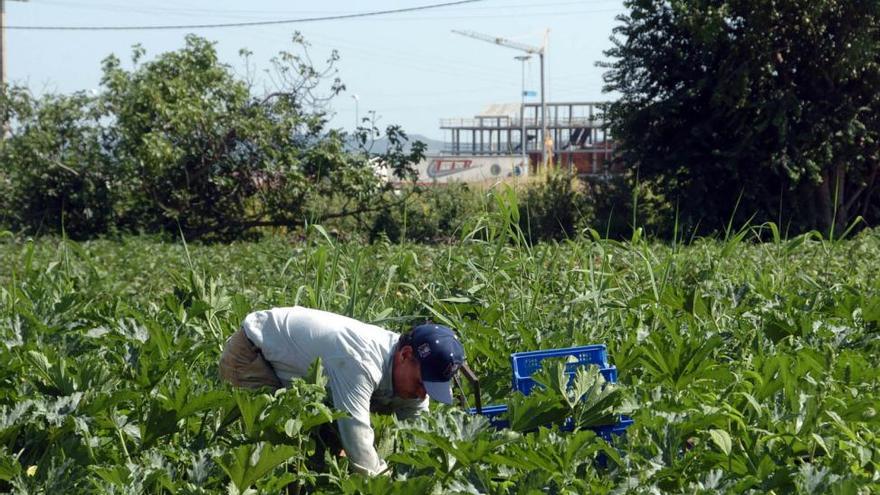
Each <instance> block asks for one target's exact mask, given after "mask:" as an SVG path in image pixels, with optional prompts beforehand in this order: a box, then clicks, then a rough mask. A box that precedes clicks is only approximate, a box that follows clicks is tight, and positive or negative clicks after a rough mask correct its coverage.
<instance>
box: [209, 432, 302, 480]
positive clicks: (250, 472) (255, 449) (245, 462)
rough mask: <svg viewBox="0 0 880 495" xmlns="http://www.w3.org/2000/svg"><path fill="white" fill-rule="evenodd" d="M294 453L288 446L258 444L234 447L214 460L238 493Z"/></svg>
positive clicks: (293, 448) (293, 449) (294, 449)
mask: <svg viewBox="0 0 880 495" xmlns="http://www.w3.org/2000/svg"><path fill="white" fill-rule="evenodd" d="M296 452H297V450H296V448H295V447H292V446H290V445H271V444H268V443H266V442H260V443H256V444H246V445H241V446H239V447H235V448H233V449H230V450H228V451H227V452H226V453H224V454H222V455H221V456H220V457H219V458H215V460H216V462H217V464H219V465H220V467H221V468H223V470H224V471H225V472H226V474H227V475H229V478H230V480H231V481H232V483H233V484H234V485H235V487H236V488H237V489H238V491H239V492H244V491H245V490H246V489H248V488H250V487H251V486H252V485H253V484H254V483H255V482H256V481H257V480H259V479H260V478H262V477H263V476H265V475H266V474H268V473H269V472H270V471H272V470H273V469H275V468H276V467H278V466H279V465H281V464H283V463H284V462H286V461H287V460H288V459H290V458H292V457H294V456H295V455H296Z"/></svg>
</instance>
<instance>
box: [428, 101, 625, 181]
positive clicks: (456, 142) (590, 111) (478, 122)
mask: <svg viewBox="0 0 880 495" xmlns="http://www.w3.org/2000/svg"><path fill="white" fill-rule="evenodd" d="M605 105H606V104H605V103H597V102H560V103H547V132H548V136H549V137H550V138H551V139H552V150H553V157H552V163H553V164H554V165H560V166H562V167H567V168H568V169H569V170H572V171H576V172H577V173H579V174H585V175H604V174H609V173H615V172H617V170H612V167H611V164H612V161H611V157H612V154H613V152H614V141H613V139H612V137H611V135H610V132H609V131H608V126H607V124H606V122H605V120H604V119H603V118H602V117H601V115H602V108H603V107H604V106H605ZM440 128H441V129H442V130H443V133H444V141H445V143H444V148H443V153H444V154H447V155H452V156H465V155H466V156H499V155H503V156H511V155H522V154H523V148H525V155H527V157H528V161H529V163H530V168H532V169H533V170H534V168H535V165H536V164H538V163H540V162H541V153H542V151H543V146H544V143H545V139H544V138H543V137H542V136H541V133H542V121H541V104H540V103H526V104H524V105H520V104H518V103H517V104H495V105H490V106H489V107H487V108H486V109H485V110H484V111H483V112H482V113H480V114H479V115H476V116H474V117H473V118H467V119H442V120H441V121H440Z"/></svg>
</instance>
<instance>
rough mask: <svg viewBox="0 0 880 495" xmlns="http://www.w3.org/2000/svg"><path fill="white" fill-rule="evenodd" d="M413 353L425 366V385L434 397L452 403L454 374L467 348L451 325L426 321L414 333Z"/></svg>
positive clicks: (429, 394) (423, 380)
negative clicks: (446, 325)
mask: <svg viewBox="0 0 880 495" xmlns="http://www.w3.org/2000/svg"><path fill="white" fill-rule="evenodd" d="M410 342H411V344H412V348H413V355H414V356H415V357H416V359H417V360H418V361H419V364H420V365H421V368H422V384H423V385H424V386H425V392H427V394H428V396H429V397H431V398H432V399H434V400H436V401H438V402H442V403H444V404H452V383H451V382H452V377H453V376H454V375H455V372H456V371H458V368H459V367H460V366H461V365H462V363H464V347H462V345H461V342H459V340H458V336H456V335H455V332H453V331H452V329H450V328H449V327H445V326H443V325H436V324H434V323H426V324H424V325H419V326H417V327H414V328H413V329H412V331H411V332H410Z"/></svg>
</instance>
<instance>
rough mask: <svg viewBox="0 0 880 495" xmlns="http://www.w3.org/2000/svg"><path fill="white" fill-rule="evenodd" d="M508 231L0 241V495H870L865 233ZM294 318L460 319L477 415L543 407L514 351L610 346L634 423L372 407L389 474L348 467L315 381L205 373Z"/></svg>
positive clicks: (871, 266) (875, 327)
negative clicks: (327, 439) (304, 309)
mask: <svg viewBox="0 0 880 495" xmlns="http://www.w3.org/2000/svg"><path fill="white" fill-rule="evenodd" d="M504 225H506V224H504V223H503V222H498V223H496V224H492V223H489V224H487V225H486V226H485V227H486V228H485V229H484V230H479V231H478V232H479V235H473V236H471V235H463V236H462V238H461V239H460V240H459V241H458V242H456V243H454V244H451V245H447V246H421V245H409V244H403V245H401V244H387V243H386V244H383V243H378V244H373V245H364V244H361V243H337V242H336V241H334V240H333V239H332V238H330V237H328V236H326V235H325V234H324V233H323V232H322V230H321V229H318V228H316V229H313V230H312V231H311V232H310V233H309V235H308V236H307V237H306V238H305V239H302V240H297V241H295V242H289V241H285V240H281V239H267V240H263V241H260V242H255V243H236V244H230V245H189V246H185V245H184V244H182V243H173V244H172V243H163V242H159V241H156V240H153V239H149V238H126V239H124V240H122V241H94V242H85V243H73V242H67V241H62V240H58V239H55V240H50V239H44V240H38V241H35V242H29V241H24V240H20V239H16V238H14V237H12V236H7V237H6V238H2V239H0V334H2V340H3V346H2V348H0V349H2V351H0V491H7V490H8V491H14V492H17V493H193V494H194V493H245V492H248V493H282V492H284V491H285V490H287V491H288V492H289V493H351V494H354V493H375V494H386V493H493V494H515V493H522V494H529V493H536V494H539V493H540V494H544V493H719V492H723V493H748V492H751V493H771V492H772V493H835V494H837V493H840V494H844V493H880V489H878V483H880V472H878V469H880V416H878V412H880V388H878V387H880V383H878V377H880V371H878V370H880V338H878V337H880V279H878V273H880V269H878V267H880V232H870V231H868V232H863V233H862V234H860V235H858V236H856V237H855V238H852V239H848V240H843V241H834V242H829V241H823V240H822V239H821V238H819V237H818V236H815V235H808V236H802V237H798V238H794V239H790V240H785V239H779V238H778V236H774V232H775V231H774V229H772V228H770V227H765V228H763V229H762V230H763V232H762V234H763V237H764V238H766V239H769V242H766V243H763V244H758V243H755V242H753V240H754V239H753V238H754V236H755V230H756V229H747V230H744V231H742V232H741V233H740V234H738V235H734V234H733V233H731V234H730V235H729V236H728V237H727V238H726V239H718V240H697V241H695V242H693V243H690V244H689V245H686V246H684V245H677V244H658V243H652V242H646V241H645V240H643V239H640V238H638V237H637V236H636V237H635V238H634V239H633V240H632V241H630V242H626V243H619V242H615V241H609V240H602V239H598V236H595V235H593V236H591V235H589V233H588V234H587V235H586V236H585V237H584V238H582V239H578V240H573V241H568V242H564V243H558V244H557V243H551V244H541V245H536V246H527V245H525V244H524V243H522V242H520V239H521V237H520V236H519V235H517V233H516V231H515V229H512V228H510V226H509V225H508V226H506V227H505V226H504ZM293 304H301V305H305V306H311V307H315V308H321V309H327V310H332V311H335V312H339V313H343V314H347V315H350V316H353V317H356V318H360V319H364V320H367V321H372V322H376V323H378V324H381V325H383V326H386V327H387V328H390V329H393V330H397V331H400V330H403V329H405V328H406V327H407V325H408V324H409V323H412V322H415V321H420V320H423V319H425V318H432V319H434V320H435V321H440V322H445V323H447V324H449V325H451V326H453V327H455V328H457V329H458V330H459V331H460V333H461V335H462V336H463V340H464V341H465V348H466V350H467V352H468V357H469V362H470V363H471V366H472V367H473V368H474V370H475V371H476V372H477V373H478V374H479V375H480V376H481V377H482V382H483V385H484V396H483V399H484V403H486V404H489V403H507V404H509V405H511V407H512V408H513V409H514V410H515V411H516V414H517V415H519V418H520V419H521V420H522V419H523V418H524V419H525V420H527V419H529V415H530V412H534V411H536V410H537V409H536V408H540V407H541V405H540V404H537V403H535V402H531V403H529V402H528V401H525V400H524V399H523V398H522V397H517V396H515V395H512V394H511V393H510V391H509V387H510V362H509V359H508V357H509V354H510V353H511V352H516V351H524V350H534V349H546V348H554V347H566V346H573V345H582V344H588V343H604V344H607V346H608V350H609V354H610V356H611V357H612V362H613V364H615V365H616V366H617V368H618V370H619V384H620V386H619V387H617V388H615V389H614V392H615V397H616V399H615V400H614V402H613V409H614V411H613V412H614V413H617V412H628V414H629V415H630V416H632V417H633V418H634V419H635V424H634V425H633V426H632V427H630V428H629V430H628V433H627V435H626V437H625V438H618V439H617V440H616V441H615V443H614V446H613V448H612V447H611V446H609V445H608V444H607V443H606V442H605V441H604V440H602V439H601V438H598V437H596V436H595V434H594V433H593V432H592V431H590V430H589V429H580V428H576V429H575V431H573V432H559V431H556V430H553V429H543V428H542V429H539V430H538V431H533V432H526V433H519V432H516V431H513V430H502V431H496V430H495V429H493V428H490V427H488V425H487V422H486V421H485V420H483V419H482V418H479V417H473V416H470V415H468V414H466V413H465V412H463V411H462V410H461V409H459V408H455V407H435V406H432V407H433V410H432V414H431V415H430V416H428V417H424V418H420V419H419V420H417V421H414V422H409V423H400V424H396V423H395V422H394V420H392V419H390V418H388V417H385V416H375V418H374V425H375V427H376V431H377V439H378V440H377V448H378V449H379V451H380V453H381V454H383V455H384V456H385V457H386V458H387V459H388V461H389V463H390V465H391V466H392V468H393V472H392V473H391V475H390V476H381V477H377V478H373V479H368V478H363V477H360V476H355V475H350V474H348V471H347V469H346V462H347V461H346V459H345V458H335V457H332V456H329V455H327V456H324V455H323V454H321V452H320V449H319V448H318V446H319V444H318V443H316V441H315V435H314V432H316V431H317V429H318V428H319V426H320V425H321V424H322V423H325V422H327V421H329V420H330V419H331V418H332V411H331V410H330V409H329V408H328V407H327V406H326V404H325V399H326V394H325V391H324V389H323V387H322V386H321V384H320V377H313V378H312V379H311V380H302V381H296V382H294V383H293V385H292V386H291V387H290V388H289V389H286V390H285V391H283V392H279V393H277V394H275V395H269V394H259V393H255V392H250V391H235V390H232V389H230V388H229V387H227V386H225V385H223V384H221V383H220V382H219V379H218V376H217V367H216V363H217V360H218V357H219V353H220V350H221V347H222V345H223V342H224V340H225V337H226V336H227V335H229V334H230V333H231V332H232V331H234V330H235V329H236V328H237V327H238V325H239V323H240V321H241V319H242V317H243V316H244V315H245V314H246V313H248V312H250V311H252V310H254V309H262V308H266V307H270V306H287V305H293ZM586 379H587V378H585V380H586ZM609 390H610V389H609ZM550 392H551V391H549V390H548V391H547V394H548V395H547V396H548V397H550V395H549V394H550ZM550 399H552V397H550ZM550 399H548V400H550ZM588 399H590V398H589V397H588ZM589 402H590V401H589V400H588V401H586V402H585V403H589ZM578 407H581V406H578ZM604 412H607V411H604ZM511 414H514V413H513V412H512V413H511ZM519 429H520V430H527V428H519Z"/></svg>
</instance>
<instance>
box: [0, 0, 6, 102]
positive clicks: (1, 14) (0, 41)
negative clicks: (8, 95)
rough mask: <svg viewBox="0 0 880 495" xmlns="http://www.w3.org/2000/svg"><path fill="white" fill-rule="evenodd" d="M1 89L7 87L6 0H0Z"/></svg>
mask: <svg viewBox="0 0 880 495" xmlns="http://www.w3.org/2000/svg"><path fill="white" fill-rule="evenodd" d="M0 87H2V88H5V87H6V0H0ZM4 90H5V89H4Z"/></svg>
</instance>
